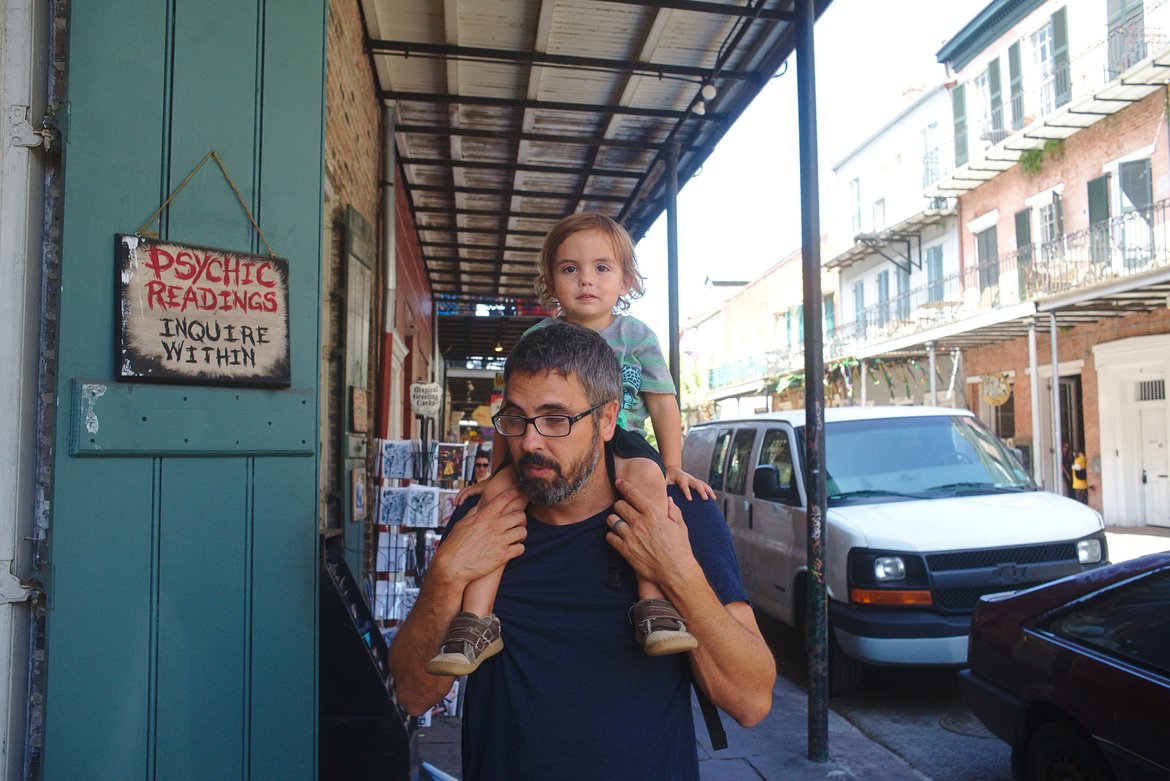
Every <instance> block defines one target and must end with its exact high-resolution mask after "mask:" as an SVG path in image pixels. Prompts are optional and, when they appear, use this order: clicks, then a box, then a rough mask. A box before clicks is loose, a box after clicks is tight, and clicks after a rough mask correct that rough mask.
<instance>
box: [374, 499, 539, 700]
mask: <svg viewBox="0 0 1170 781" xmlns="http://www.w3.org/2000/svg"><path fill="white" fill-rule="evenodd" d="M527 504H528V499H527V498H526V497H525V496H524V495H523V494H522V493H520V490H519V489H518V488H516V487H515V486H513V487H511V488H508V489H507V490H505V491H502V492H501V493H500V494H499V495H498V496H496V497H494V498H493V499H492V500H491V501H488V502H485V503H484V504H483V506H476V507H473V508H472V509H471V510H470V511H469V512H468V513H467V515H466V516H464V517H463V518H462V519H461V520H460V521H458V522H457V523H456V524H455V526H454V527H453V528H452V529H451V531H450V532H449V533H448V534H447V536H446V537H445V538H444V539H443V542H442V544H441V545H439V548H438V550H437V551H436V552H435V556H434V558H433V559H432V560H431V564H430V566H429V567H428V568H427V573H426V577H425V578H424V579H423V585H422V588H421V590H420V591H419V595H418V599H417V600H416V601H415V604H414V608H413V609H411V611H410V615H409V616H407V618H406V621H405V622H403V624H402V626H401V627H400V628H399V630H398V634H396V635H395V636H394V641H393V642H392V643H391V644H390V654H389V662H390V673H391V674H392V675H393V676H394V693H395V695H396V696H397V699H398V704H399V705H401V706H402V707H403V708H404V709H405V710H406V712H407V713H410V714H411V715H414V716H418V715H420V714H422V713H424V712H425V711H426V710H427V708H429V707H431V706H432V705H434V704H435V703H436V702H438V701H439V700H440V699H442V697H443V695H444V694H446V693H447V692H448V691H449V690H450V689H451V680H452V679H451V677H450V676H446V675H431V674H430V673H428V672H427V671H426V663H427V662H428V661H430V659H431V657H433V656H434V655H435V654H436V653H438V651H439V646H440V645H441V644H442V642H443V639H444V638H445V637H446V635H447V629H448V627H450V625H451V621H452V619H454V618H455V615H456V614H457V613H458V612H459V609H460V607H461V605H462V604H463V591H464V589H466V588H467V584H468V583H470V582H472V581H473V580H475V579H476V578H480V577H483V576H484V575H487V574H488V573H490V572H493V571H494V570H496V569H497V568H499V567H502V566H503V565H504V564H506V563H507V562H508V561H511V560H512V559H514V558H516V557H517V556H519V555H520V554H521V553H523V552H524V538H525V537H526V536H527V530H526V529H525V524H526V522H527V518H526V517H525V514H524V507H525V506H526V505H527Z"/></svg>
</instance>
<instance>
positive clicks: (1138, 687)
mask: <svg viewBox="0 0 1170 781" xmlns="http://www.w3.org/2000/svg"><path fill="white" fill-rule="evenodd" d="M968 664H969V665H970V667H969V668H968V669H965V670H963V671H962V672H961V673H960V676H961V677H960V686H961V689H962V692H963V700H964V702H966V704H967V707H968V708H970V709H971V711H972V713H974V714H975V715H976V716H978V717H979V719H980V721H982V722H983V723H984V724H985V725H986V726H987V728H988V729H990V730H991V731H992V732H994V733H995V734H996V735H997V736H999V737H1000V738H1001V739H1003V740H1005V741H1007V742H1008V743H1009V744H1010V745H1011V747H1012V774H1013V776H1014V777H1015V778H1018V779H1033V780H1035V779H1061V780H1065V779H1067V780H1069V781H1077V780H1078V779H1079V780H1080V781H1110V780H1111V779H1115V780H1116V781H1124V780H1125V779H1170V551H1168V552H1165V553H1156V554H1152V555H1149V556H1143V557H1141V558H1137V559H1132V560H1130V561H1125V562H1121V563H1118V564H1111V565H1108V566H1105V567H1101V568H1099V569H1095V570H1091V571H1089V572H1085V573H1082V574H1080V575H1073V576H1070V577H1067V578H1063V579H1061V580H1057V581H1054V582H1052V583H1048V584H1046V585H1043V586H1038V587H1036V588H1031V589H1027V590H1025V591H1020V592H1016V593H1014V594H1004V595H992V596H987V597H984V598H983V599H982V600H981V601H980V602H979V605H978V607H976V609H975V615H974V616H973V617H972V619H971V636H970V641H969V652H968Z"/></svg>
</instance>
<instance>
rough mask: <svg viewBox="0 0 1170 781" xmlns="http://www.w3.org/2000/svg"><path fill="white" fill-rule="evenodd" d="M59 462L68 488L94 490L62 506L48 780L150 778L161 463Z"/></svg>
mask: <svg viewBox="0 0 1170 781" xmlns="http://www.w3.org/2000/svg"><path fill="white" fill-rule="evenodd" d="M60 464H61V465H60V466H59V467H58V469H57V474H56V479H57V481H58V483H59V484H60V483H64V484H66V485H68V484H79V483H81V482H84V484H85V488H84V490H74V491H64V490H58V491H57V492H56V501H55V503H54V507H53V526H52V533H53V551H52V555H53V562H54V564H53V566H52V568H51V570H50V577H49V579H48V580H47V582H46V587H47V590H48V592H49V621H48V627H47V633H48V638H47V639H48V645H49V662H48V663H49V665H50V674H49V676H48V679H47V682H46V688H47V692H46V694H47V697H46V699H47V704H46V710H45V736H46V752H45V761H44V769H45V778H47V779H53V778H78V777H83V776H84V777H88V778H136V779H137V778H147V777H149V776H147V773H146V768H147V762H148V758H147V746H148V744H149V742H150V741H149V734H150V729H149V725H150V719H149V713H150V707H149V705H150V699H151V697H150V689H151V673H152V670H151V659H152V656H153V651H154V647H153V646H154V641H153V622H152V614H153V613H154V610H155V592H154V588H153V584H152V576H153V572H154V569H155V566H154V564H155V550H154V546H155V540H154V515H155V505H154V502H153V500H152V497H153V495H154V490H155V484H156V483H157V481H158V470H157V463H156V462H154V461H152V460H151V459H149V458H143V459H123V458H106V459H94V460H91V461H88V462H82V461H80V460H78V459H60ZM82 466H84V468H78V467H82ZM128 497H137V498H138V501H133V502H130V501H127V499H128ZM114 562H116V563H117V566H111V563H114ZM80 692H83V693H84V696H78V693H80ZM99 703H100V707H99ZM95 713H100V714H102V716H101V718H94V714H95ZM82 725H84V727H83V726H82ZM58 735H60V736H62V738H57V737H56V736H58ZM65 736H67V737H65ZM54 741H56V742H55V743H54ZM62 742H66V743H67V748H66V749H64V750H62V747H61V743H62ZM79 757H84V758H85V759H84V761H83V762H80V761H79V760H78V759H77V758H79ZM79 766H81V767H84V768H85V772H84V774H82V773H80V772H79V771H78V769H77V768H78V767H79Z"/></svg>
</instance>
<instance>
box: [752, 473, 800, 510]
mask: <svg viewBox="0 0 1170 781" xmlns="http://www.w3.org/2000/svg"><path fill="white" fill-rule="evenodd" d="M752 493H753V494H754V495H755V497H756V498H757V499H768V500H771V501H774V502H787V503H791V502H792V501H793V500H794V499H795V498H796V492H795V491H794V490H793V486H792V485H780V470H779V469H777V468H776V467H774V466H772V465H771V464H760V465H759V466H757V467H756V475H755V477H753V478H752Z"/></svg>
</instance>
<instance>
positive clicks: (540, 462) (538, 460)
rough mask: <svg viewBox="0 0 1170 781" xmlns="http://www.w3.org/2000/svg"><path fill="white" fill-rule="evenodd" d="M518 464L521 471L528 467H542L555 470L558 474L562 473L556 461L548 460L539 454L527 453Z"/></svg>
mask: <svg viewBox="0 0 1170 781" xmlns="http://www.w3.org/2000/svg"><path fill="white" fill-rule="evenodd" d="M518 463H519V465H520V468H521V469H523V468H524V467H526V466H540V467H545V468H547V469H553V470H555V471H556V473H557V474H560V473H561V465H560V464H559V463H557V461H556V459H552V458H546V457H545V456H542V455H540V454H539V453H525V454H524V455H522V456H520V460H519V462H518Z"/></svg>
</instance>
